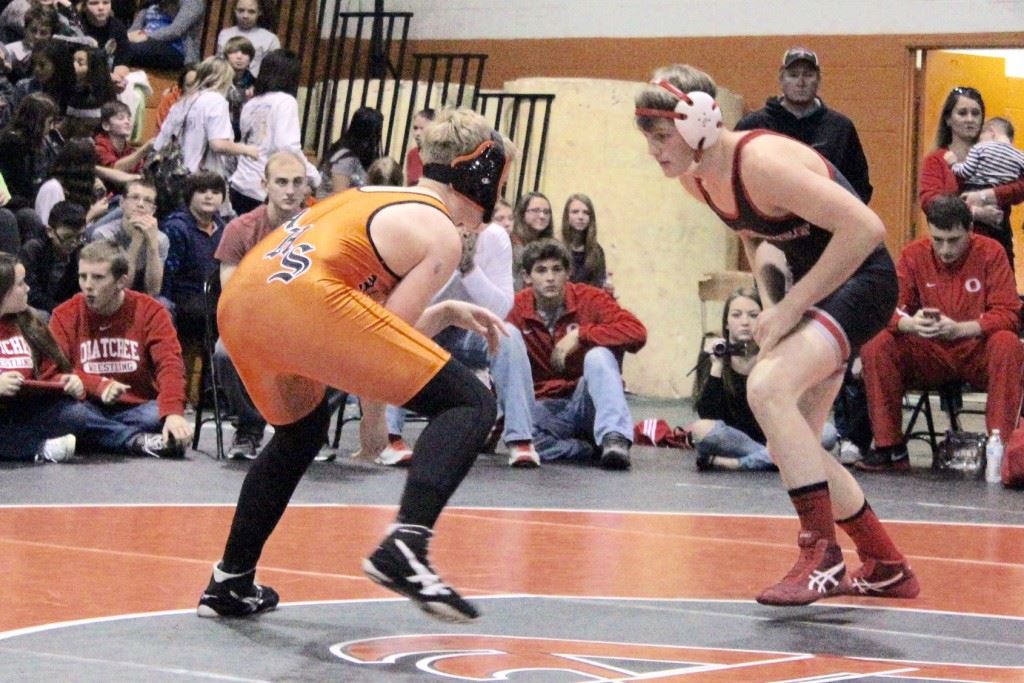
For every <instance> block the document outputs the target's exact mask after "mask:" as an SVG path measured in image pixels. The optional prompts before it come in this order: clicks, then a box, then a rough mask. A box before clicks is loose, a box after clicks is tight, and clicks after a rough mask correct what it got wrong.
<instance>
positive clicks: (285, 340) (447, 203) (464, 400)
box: [197, 109, 512, 621]
mask: <svg viewBox="0 0 1024 683" xmlns="http://www.w3.org/2000/svg"><path fill="white" fill-rule="evenodd" d="M421 150H422V155H423V161H424V171H423V177H422V178H421V180H420V181H419V184H418V185H417V187H415V188H410V189H406V190H402V189H396V188H384V187H365V188H360V189H352V190H348V191H345V192H342V193H340V194H337V195H335V196H333V197H331V198H329V199H327V200H325V201H323V202H321V203H319V204H317V205H315V206H314V207H312V208H311V209H309V210H307V211H305V212H303V213H301V214H299V215H298V216H296V217H295V218H293V219H292V220H291V221H289V222H288V223H286V224H285V225H282V226H281V227H279V228H277V229H276V230H274V231H273V232H271V233H270V234H269V235H267V237H266V238H264V239H263V240H262V241H261V242H260V243H259V244H257V245H256V246H255V247H253V248H252V249H251V250H250V251H249V253H248V254H247V255H246V256H245V258H244V259H243V260H242V262H241V263H240V264H239V266H238V269H237V270H236V272H235V274H234V275H233V277H232V278H231V280H230V281H229V282H228V283H227V286H226V287H225V289H224V292H223V294H222V296H221V299H220V305H219V307H218V323H219V326H220V333H221V339H222V340H223V342H224V346H225V347H226V348H227V350H228V353H229V355H230V356H231V358H232V360H233V361H234V363H235V366H236V368H237V369H238V373H239V375H240V376H241V378H242V381H243V382H244V383H245V386H246V388H247V389H248V391H249V393H250V395H251V397H252V399H253V402H254V404H255V405H256V407H257V408H258V409H259V410H260V412H261V413H262V414H263V415H264V417H266V418H267V421H268V422H270V423H271V424H273V425H275V430H274V437H273V438H272V439H271V440H270V442H269V443H268V444H267V445H266V446H265V447H264V448H263V450H262V451H261V452H260V454H259V456H257V458H256V460H255V461H254V462H253V465H252V469H250V471H249V473H248V475H247V476H246V478H245V482H244V483H243V485H242V491H241V493H240V494H239V500H238V507H237V508H236V510H235V518H234V521H233V522H232V525H231V532H230V534H229V536H228V541H227V545H226V547H225V550H224V556H223V559H222V560H221V561H220V562H219V563H217V564H216V565H214V570H213V576H212V577H211V579H210V583H209V585H208V586H207V588H206V591H205V592H204V593H203V595H202V596H201V597H200V600H199V607H198V610H197V612H198V614H199V615H200V616H209V617H215V616H236V617H237V616H248V615H252V614H257V613H260V612H263V611H266V610H271V609H273V608H274V607H276V606H277V603H278V595H277V593H276V592H275V591H274V590H273V589H272V588H269V587H267V586H261V585H259V584H257V583H255V581H254V578H255V571H256V563H257V561H258V559H259V557H260V554H261V553H262V550H263V545H264V544H265V543H266V540H267V538H268V537H269V536H270V534H271V532H272V531H273V530H274V527H275V525H276V524H277V522H278V520H279V519H280V517H281V515H282V514H283V513H284V510H285V508H286V507H287V505H288V501H289V499H290V498H291V495H292V493H293V492H294V490H295V487H296V485H297V484H298V482H299V480H300V479H301V477H302V475H303V473H304V472H305V471H306V468H307V467H308V466H309V464H310V463H311V462H312V460H313V458H314V456H315V455H316V453H317V451H318V450H319V445H320V443H321V440H322V435H323V433H324V431H325V430H326V427H327V424H328V422H329V421H330V413H329V411H328V409H327V405H326V402H325V400H324V394H325V389H326V387H327V386H333V387H337V388H339V389H342V390H344V391H347V392H349V393H353V394H356V395H358V396H360V397H361V398H362V399H366V400H368V401H370V402H372V403H374V404H376V402H388V403H393V404H396V405H404V406H406V407H408V408H409V409H410V410H412V411H414V412H416V413H419V414H421V415H425V416H427V417H428V418H430V423H429V424H428V426H427V427H426V429H424V430H423V433H422V434H421V436H420V438H419V439H418V440H417V442H416V448H415V450H414V457H413V460H412V464H411V466H410V468H409V475H408V478H407V481H406V486H405V491H404V493H403V495H402V501H401V505H400V507H399V511H398V517H397V519H396V523H395V524H393V525H392V527H391V528H390V529H389V533H388V535H387V537H386V538H385V539H384V541H383V542H382V543H381V544H380V546H379V547H378V548H377V550H376V551H375V552H374V553H373V554H372V555H371V556H370V557H369V558H368V559H366V560H365V561H364V563H363V568H364V570H365V571H366V573H367V575H368V576H369V577H370V578H371V579H372V580H374V581H376V582H377V583H380V584H381V585H383V586H386V587H388V588H390V589H392V590H394V591H396V592H398V593H401V594H403V595H406V596H408V597H410V598H411V599H412V600H413V601H414V602H415V603H416V604H417V606H419V607H420V608H421V609H423V610H424V611H426V612H427V613H429V614H431V615H432V616H434V617H437V618H440V619H444V620H448V621H468V620H472V619H474V618H476V616H477V614H478V613H477V610H476V608H475V607H474V606H473V605H471V604H470V603H468V602H467V601H465V600H464V599H462V597H461V596H460V595H459V594H458V593H457V592H456V591H455V590H454V589H452V588H451V587H450V586H448V585H446V584H445V583H444V582H443V581H442V580H441V578H440V577H438V576H437V574H436V573H435V572H434V570H433V569H432V568H431V566H430V564H429V562H428V560H427V552H428V542H429V539H430V537H431V536H432V533H433V531H432V529H433V526H434V523H435V522H436V520H437V517H438V516H439V515H440V513H441V510H442V508H443V507H444V505H445V504H446V503H447V501H448V499H449V497H450V496H451V495H452V493H453V492H454V491H455V489H456V488H457V487H458V485H459V483H460V482H461V481H462V479H463V478H464V477H465V475H466V473H467V472H468V471H469V468H470V467H471V466H472V464H473V461H474V460H475V458H476V455H477V453H478V452H479V450H480V448H481V446H482V445H483V442H484V440H485V439H486V437H487V434H488V433H489V431H490V428H491V425H492V424H493V423H494V419H495V404H494V398H493V396H492V395H491V393H490V392H489V391H487V390H486V388H485V387H484V386H483V384H482V383H481V382H480V381H479V380H477V379H476V377H475V376H474V375H473V373H472V372H470V371H469V370H467V369H466V368H465V367H463V366H462V365H460V364H459V363H458V362H457V361H455V360H453V359H451V358H450V357H449V355H448V353H447V352H445V351H444V350H443V349H441V348H440V347H439V346H437V344H435V343H434V342H433V341H431V339H430V337H433V336H434V335H436V334H437V333H438V332H440V331H441V330H442V329H444V328H445V327H448V326H451V325H455V326H458V327H463V328H465V329H468V330H470V331H473V332H477V333H480V334H483V335H485V336H486V337H487V338H488V341H489V342H490V344H491V346H492V349H493V348H494V346H495V345H496V344H497V335H498V334H504V327H503V324H502V321H501V320H500V319H499V318H498V317H497V316H495V315H494V314H492V313H490V312H489V311H487V310H486V309H484V308H481V307H479V306H474V305H472V304H469V303H465V302H457V301H445V302H442V303H439V304H435V305H433V306H429V307H428V303H429V302H430V300H431V299H432V298H433V296H434V294H435V293H436V292H437V291H438V290H439V289H440V288H441V287H442V286H443V285H444V284H445V283H446V282H447V281H448V279H449V277H450V276H451V274H452V272H453V271H454V270H455V267H456V266H457V265H458V263H459V259H460V257H461V251H462V238H461V235H460V230H463V231H467V230H472V231H476V230H479V229H480V228H481V227H482V226H483V225H484V224H486V223H487V222H488V221H489V220H490V214H491V212H492V211H493V209H494V204H495V202H496V201H497V198H498V194H499V190H500V188H501V186H502V184H503V183H504V180H505V176H506V174H507V170H508V164H509V161H510V156H511V152H512V150H511V149H510V147H509V144H508V143H507V142H506V141H504V140H503V139H502V138H501V136H499V135H498V134H497V133H495V132H494V131H493V130H492V129H491V128H490V126H489V125H488V124H487V123H486V122H485V121H484V119H483V117H481V116H480V115H479V114H476V113H474V112H472V111H470V110H464V109H458V110H448V111H445V112H442V113H441V114H439V115H438V116H437V118H436V120H435V121H434V122H433V123H432V124H431V125H430V126H429V127H428V128H427V129H426V130H425V131H424V133H423V139H422V145H421ZM364 407H366V406H365V405H364ZM371 412H374V413H375V414H379V410H373V411H371Z"/></svg>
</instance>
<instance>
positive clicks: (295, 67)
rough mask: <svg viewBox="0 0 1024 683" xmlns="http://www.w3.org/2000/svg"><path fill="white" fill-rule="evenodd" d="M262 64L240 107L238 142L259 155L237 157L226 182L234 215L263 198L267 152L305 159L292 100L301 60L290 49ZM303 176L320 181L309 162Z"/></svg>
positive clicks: (276, 52) (269, 56)
mask: <svg viewBox="0 0 1024 683" xmlns="http://www.w3.org/2000/svg"><path fill="white" fill-rule="evenodd" d="M263 63H264V66H266V68H265V69H264V70H263V71H262V72H261V73H260V76H259V77H258V78H257V79H256V85H255V86H254V90H253V92H254V96H253V98H252V99H251V100H249V101H248V102H246V103H245V106H243V107H242V116H241V129H242V142H243V143H246V144H247V145H252V146H254V147H256V149H257V150H258V151H259V154H258V155H257V156H256V157H254V158H249V157H242V158H240V159H239V160H238V167H237V168H236V169H235V172H234V173H232V174H231V179H230V180H229V183H228V184H229V193H230V197H231V206H232V208H234V210H235V212H236V213H238V214H243V213H248V212H249V211H252V210H253V209H255V208H256V207H258V206H259V205H260V204H262V203H263V202H264V201H266V199H267V193H266V190H264V188H263V178H264V175H265V172H266V168H267V159H268V158H269V157H270V155H271V154H273V153H274V152H278V151H281V150H288V151H290V152H295V153H296V154H297V155H299V156H300V157H302V158H303V159H305V158H306V157H305V155H304V154H303V153H302V126H301V124H300V123H299V103H298V102H297V101H296V99H295V93H296V92H298V88H299V71H300V70H301V68H302V63H301V61H300V60H299V58H298V56H297V55H296V54H295V53H294V52H292V51H291V50H274V51H273V52H270V53H268V54H267V56H266V58H265V59H264V60H263ZM306 177H307V178H308V179H309V185H310V187H314V188H315V187H316V186H317V185H319V184H320V173H319V172H317V170H316V167H315V166H313V164H311V163H309V161H306Z"/></svg>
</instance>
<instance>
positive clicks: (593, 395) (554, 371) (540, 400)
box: [508, 239, 647, 470]
mask: <svg viewBox="0 0 1024 683" xmlns="http://www.w3.org/2000/svg"><path fill="white" fill-rule="evenodd" d="M569 264H570V260H569V252H568V251H566V249H565V247H564V246H562V244H561V242H557V241H555V240H552V239H545V240H537V241H536V242H532V243H530V244H529V245H528V246H527V247H526V249H525V250H524V251H523V257H522V265H523V275H524V281H525V282H526V283H527V284H528V285H529V286H528V287H527V288H525V289H523V290H522V291H521V292H519V293H518V294H517V295H516V298H515V303H514V304H513V305H512V312H511V313H509V316H508V320H509V322H511V323H512V324H513V325H515V326H516V327H517V328H519V330H520V331H521V332H522V334H523V340H524V341H525V342H526V350H527V354H528V355H529V357H530V366H531V369H532V372H533V389H534V394H535V396H536V398H537V401H536V404H535V407H534V411H533V415H534V418H533V421H534V447H535V448H536V450H537V453H538V454H539V455H540V457H541V459H542V460H558V459H566V460H590V459H594V458H595V457H597V458H598V459H599V463H600V465H601V467H603V468H605V469H614V470H625V469H629V468H630V465H631V463H630V458H629V449H630V446H631V445H632V440H631V438H630V437H631V435H632V434H633V418H632V416H631V415H630V412H629V406H627V405H626V395H625V391H624V389H623V385H622V372H621V369H620V365H619V364H620V363H621V361H622V356H623V355H624V354H625V353H626V352H627V351H629V352H633V353H635V352H637V351H639V350H640V349H642V348H643V346H644V344H646V343H647V328H645V327H644V325H643V323H641V322H640V321H639V320H638V319H637V317H636V316H634V315H633V314H632V313H630V312H629V311H627V310H626V309H624V308H622V307H621V306H619V304H618V303H617V302H616V301H615V299H614V298H613V297H612V296H611V295H610V294H608V293H607V292H606V291H605V290H603V289H600V288H597V287H591V286H590V285H584V284H579V283H572V282H569ZM598 444H600V450H599V451H596V450H595V446H596V445H598Z"/></svg>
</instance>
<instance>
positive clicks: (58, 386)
mask: <svg viewBox="0 0 1024 683" xmlns="http://www.w3.org/2000/svg"><path fill="white" fill-rule="evenodd" d="M18 393H21V394H52V393H64V382H62V381H60V380H41V379H27V380H25V381H24V382H22V383H21V391H20V392H18Z"/></svg>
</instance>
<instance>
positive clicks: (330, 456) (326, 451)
mask: <svg viewBox="0 0 1024 683" xmlns="http://www.w3.org/2000/svg"><path fill="white" fill-rule="evenodd" d="M337 457H338V452H337V451H336V450H334V449H333V448H331V444H329V443H325V444H324V445H323V446H321V447H320V452H319V453H317V454H316V457H314V458H313V460H314V461H315V462H334V460H335V458H337Z"/></svg>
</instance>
